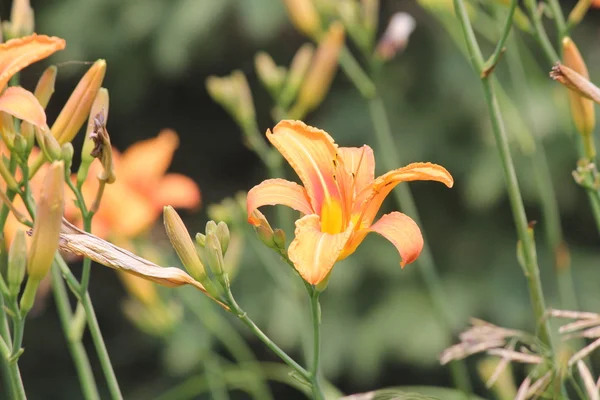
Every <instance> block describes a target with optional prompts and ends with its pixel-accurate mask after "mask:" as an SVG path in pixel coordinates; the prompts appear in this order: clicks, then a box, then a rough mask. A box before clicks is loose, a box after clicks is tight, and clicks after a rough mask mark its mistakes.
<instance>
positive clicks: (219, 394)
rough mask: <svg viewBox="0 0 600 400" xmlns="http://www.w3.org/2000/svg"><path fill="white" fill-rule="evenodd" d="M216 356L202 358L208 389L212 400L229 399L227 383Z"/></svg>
mask: <svg viewBox="0 0 600 400" xmlns="http://www.w3.org/2000/svg"><path fill="white" fill-rule="evenodd" d="M215 358H216V357H207V358H206V359H205V360H204V369H205V370H206V375H207V376H208V377H209V379H208V390H209V391H210V394H211V398H212V399H213V400H229V393H228V391H227V384H226V383H225V379H224V378H223V371H222V369H221V366H220V365H219V361H218V360H216V359H215Z"/></svg>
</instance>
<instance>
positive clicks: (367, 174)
mask: <svg viewBox="0 0 600 400" xmlns="http://www.w3.org/2000/svg"><path fill="white" fill-rule="evenodd" d="M338 153H339V154H340V157H341V158H342V159H343V160H344V165H345V167H346V170H347V171H348V172H350V174H351V175H352V177H353V178H354V194H357V193H359V192H360V191H361V190H362V189H364V188H365V187H366V186H367V185H368V184H369V183H371V182H373V180H374V179H375V155H374V154H373V149H372V148H370V147H369V146H367V145H364V146H362V147H340V148H338Z"/></svg>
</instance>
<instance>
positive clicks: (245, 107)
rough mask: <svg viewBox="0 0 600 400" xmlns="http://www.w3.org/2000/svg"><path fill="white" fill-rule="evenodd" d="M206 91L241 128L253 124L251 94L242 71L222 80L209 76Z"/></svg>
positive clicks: (253, 114) (254, 115) (254, 114)
mask: <svg viewBox="0 0 600 400" xmlns="http://www.w3.org/2000/svg"><path fill="white" fill-rule="evenodd" d="M206 89H207V90H208V94H209V95H210V96H211V97H212V98H213V100H214V101H216V102H217V103H219V104H221V106H223V108H224V109H225V110H227V112H229V114H231V116H232V117H233V118H234V119H235V120H236V122H237V123H238V124H239V125H241V126H247V125H248V124H250V123H254V120H255V117H256V113H255V110H254V102H253V100H252V92H251V91H250V86H249V85H248V81H247V80H246V76H245V75H244V73H243V72H242V71H238V70H236V71H233V72H232V73H231V75H229V76H225V77H222V78H219V77H216V76H209V77H208V78H207V79H206Z"/></svg>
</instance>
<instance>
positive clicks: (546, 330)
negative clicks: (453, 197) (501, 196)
mask: <svg viewBox="0 0 600 400" xmlns="http://www.w3.org/2000/svg"><path fill="white" fill-rule="evenodd" d="M454 8H455V11H456V15H457V17H458V19H459V21H460V24H461V27H462V30H463V34H464V36H465V40H466V44H467V49H468V51H469V56H470V59H471V63H472V65H473V68H474V69H475V71H476V72H477V73H478V74H481V72H482V70H483V65H484V61H483V55H482V54H481V49H480V48H479V45H478V44H477V40H476V39H475V34H474V32H473V28H472V26H471V22H470V21H469V18H468V15H467V10H466V7H465V4H464V2H463V0H454ZM481 84H482V87H483V93H484V98H485V101H486V104H487V106H488V111H489V114H490V120H491V124H492V131H493V133H494V138H495V141H496V145H497V147H498V151H499V156H500V160H501V162H502V168H503V170H504V176H505V179H506V184H507V189H508V196H509V200H510V205H511V208H512V212H513V217H514V222H515V226H516V229H517V234H518V237H519V240H520V242H521V243H522V247H523V258H524V264H525V269H526V278H527V282H528V286H529V295H530V299H531V303H532V307H533V311H534V315H535V318H536V326H537V327H538V337H539V339H540V340H541V342H542V343H543V344H544V345H546V346H547V347H548V348H549V349H550V350H552V341H551V335H550V326H549V323H548V320H547V318H545V312H546V304H545V300H544V294H543V291H542V283H541V281H540V271H539V267H538V265H537V260H536V256H535V243H534V241H533V238H532V236H531V235H530V234H529V227H528V222H527V216H526V214H525V208H524V206H523V199H522V196H521V191H520V189H519V184H518V180H517V175H516V172H515V167H514V164H513V160H512V156H511V153H510V147H509V145H508V139H507V137H506V131H505V128H504V122H503V120H502V115H501V113H500V108H499V106H498V101H497V98H496V95H495V92H494V86H493V82H492V81H491V80H490V79H489V76H488V77H484V78H482V79H481Z"/></svg>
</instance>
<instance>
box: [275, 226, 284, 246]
mask: <svg viewBox="0 0 600 400" xmlns="http://www.w3.org/2000/svg"><path fill="white" fill-rule="evenodd" d="M273 243H274V244H275V246H277V247H278V248H279V249H285V232H284V231H283V229H275V230H274V231H273Z"/></svg>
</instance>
